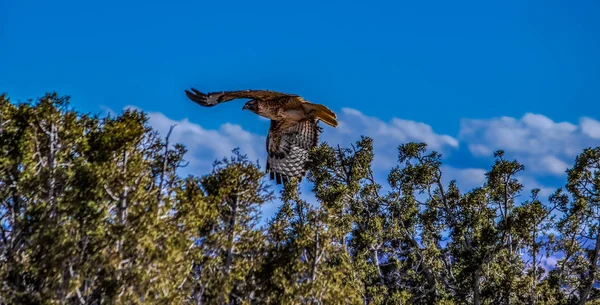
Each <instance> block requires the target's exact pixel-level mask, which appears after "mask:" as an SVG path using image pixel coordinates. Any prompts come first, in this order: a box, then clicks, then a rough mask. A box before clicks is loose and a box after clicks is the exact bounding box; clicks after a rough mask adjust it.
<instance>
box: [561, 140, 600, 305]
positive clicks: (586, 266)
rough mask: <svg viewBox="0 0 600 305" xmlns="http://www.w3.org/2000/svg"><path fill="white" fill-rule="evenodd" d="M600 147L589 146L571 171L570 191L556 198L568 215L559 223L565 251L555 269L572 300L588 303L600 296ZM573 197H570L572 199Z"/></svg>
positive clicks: (568, 184)
mask: <svg viewBox="0 0 600 305" xmlns="http://www.w3.org/2000/svg"><path fill="white" fill-rule="evenodd" d="M599 169H600V147H595V148H586V149H584V150H583V152H582V153H581V154H579V155H578V156H577V158H576V160H575V164H574V166H573V167H572V168H570V169H568V170H567V176H568V180H567V184H566V191H567V193H565V192H563V189H559V190H557V192H556V193H555V194H554V196H553V200H554V201H555V202H556V203H557V204H558V205H559V206H560V208H561V211H562V212H563V213H564V216H563V217H562V218H561V219H560V221H559V223H558V227H557V229H558V231H559V232H560V233H559V234H560V239H559V243H558V249H559V250H560V251H561V252H562V253H563V258H562V259H561V260H560V261H559V263H558V266H557V270H556V271H555V272H554V274H555V276H556V277H557V279H559V280H560V284H561V285H564V286H566V290H567V293H568V297H569V300H570V301H571V302H572V303H574V304H588V303H591V302H592V301H596V300H598V299H600V290H599V289H598V287H597V284H598V280H599V278H600V272H599V271H598V260H599V258H600V196H599V192H600V172H599ZM569 195H570V196H569ZM569 197H570V198H569Z"/></svg>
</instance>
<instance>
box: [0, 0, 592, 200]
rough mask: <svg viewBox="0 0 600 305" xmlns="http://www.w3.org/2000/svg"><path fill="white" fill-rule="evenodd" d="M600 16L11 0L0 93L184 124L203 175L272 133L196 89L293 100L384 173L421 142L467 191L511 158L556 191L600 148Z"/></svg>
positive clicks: (1, 7)
mask: <svg viewBox="0 0 600 305" xmlns="http://www.w3.org/2000/svg"><path fill="white" fill-rule="evenodd" d="M367 3H369V4H367ZM599 14H600V2H598V1H593V0H588V1H577V2H576V4H575V3H574V2H567V1H551V0H546V1H526V2H525V1H501V2H498V1H495V2H493V1H373V2H367V1H362V3H361V4H350V3H349V2H346V1H344V2H342V1H328V2H322V3H321V2H318V1H312V0H305V1H296V2H284V1H222V2H217V1H172V2H168V1H139V0H131V1H127V2H121V1H113V0H107V1H101V2H90V1H64V0H55V1H27V0H23V1H2V2H0V43H1V46H2V47H1V48H0V67H1V73H0V92H7V93H8V94H9V96H10V97H11V98H12V99H14V100H18V99H27V98H35V97H39V96H41V95H43V94H44V93H45V92H47V91H58V92H59V93H61V94H68V95H71V97H72V102H73V105H74V106H75V107H77V108H78V109H80V110H82V111H86V112H87V111H89V112H101V111H106V110H107V109H111V110H113V111H120V110H122V109H123V108H124V107H126V106H135V107H138V108H140V109H142V110H144V111H147V112H150V113H151V114H152V124H153V125H155V126H156V127H157V128H158V129H159V131H162V132H163V133H166V131H167V130H168V124H170V123H173V122H178V124H179V126H178V129H179V131H178V134H177V136H176V137H177V139H178V140H179V141H180V142H183V143H185V144H186V145H188V146H189V147H190V150H191V152H190V156H189V158H188V159H190V161H191V162H193V166H191V167H190V171H193V172H194V173H197V174H203V173H204V172H203V171H205V170H206V168H207V164H208V165H209V164H210V163H211V162H212V160H214V158H220V157H222V156H223V155H227V154H228V150H229V149H230V148H232V147H236V146H241V147H242V149H243V150H244V149H245V151H246V152H249V155H250V156H252V157H256V158H264V151H263V150H264V149H263V148H264V135H265V134H266V130H267V128H268V124H267V122H266V121H263V120H260V119H258V118H256V116H254V115H252V114H251V113H249V112H242V111H241V106H242V102H238V103H235V102H232V103H229V104H226V105H222V106H220V107H214V108H201V107H198V106H197V105H195V104H193V103H192V102H190V101H189V100H187V99H186V97H185V95H184V94H183V90H184V89H186V88H189V87H191V86H193V87H196V88H198V89H199V90H203V91H220V90H234V89H248V88H263V89H272V90H279V91H284V92H290V93H297V94H301V95H303V96H305V97H306V98H307V99H308V100H310V101H312V102H316V103H323V104H326V105H327V106H329V107H330V108H332V109H333V110H334V111H336V112H338V113H339V114H340V117H341V120H342V122H343V124H342V125H341V126H340V128H338V129H336V130H332V129H331V128H329V129H328V127H326V131H325V133H324V135H323V139H325V140H327V141H328V142H330V143H331V144H337V143H342V144H345V143H350V142H352V141H354V140H357V139H358V137H359V135H360V134H367V135H371V136H373V137H374V138H375V140H376V143H378V144H377V149H376V153H377V158H378V160H379V161H378V162H379V163H378V164H379V165H380V167H379V169H380V170H381V172H380V173H381V177H383V176H384V175H385V169H386V168H390V167H391V165H392V164H393V161H394V160H393V159H394V158H395V151H394V148H395V146H397V145H398V144H400V143H403V142H406V141H409V140H411V141H412V140H416V141H426V142H428V143H430V144H431V145H432V148H435V149H437V150H440V151H442V153H443V154H444V157H445V162H446V166H447V169H448V170H447V172H448V176H449V177H450V178H459V179H462V180H463V181H464V184H465V186H466V187H470V186H472V185H476V184H477V183H479V182H481V177H482V173H483V172H484V171H485V170H487V169H488V168H489V166H490V165H491V160H492V159H491V157H490V154H491V152H492V151H493V150H494V149H500V148H502V149H505V150H507V153H508V156H509V157H517V158H519V160H521V161H522V162H523V163H525V165H526V166H527V173H526V174H525V175H524V179H525V181H526V186H528V187H543V188H545V189H546V191H547V192H549V191H550V190H551V189H552V188H555V187H556V186H559V185H560V184H562V183H563V182H564V179H565V177H564V174H563V173H564V168H565V166H566V165H570V164H572V162H573V160H574V156H575V155H576V154H577V153H578V152H579V151H580V150H581V149H582V148H584V147H588V146H593V145H598V144H597V143H599V142H600V123H599V122H598V120H600V113H599V112H598V111H596V109H597V106H596V105H597V103H598V102H599V101H600V90H599V89H598V88H599V84H600V57H598V54H600V35H598V30H599V29H600V19H599V18H597V16H598V15H599ZM263 164H264V163H263ZM547 192H546V193H547Z"/></svg>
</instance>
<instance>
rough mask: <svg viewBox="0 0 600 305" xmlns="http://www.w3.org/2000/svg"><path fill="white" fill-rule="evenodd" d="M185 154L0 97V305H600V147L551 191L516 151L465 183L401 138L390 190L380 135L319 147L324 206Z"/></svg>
mask: <svg viewBox="0 0 600 305" xmlns="http://www.w3.org/2000/svg"><path fill="white" fill-rule="evenodd" d="M359 136H360V135H357V137H359ZM185 154H186V148H185V147H184V146H183V145H181V144H180V143H171V142H170V132H169V134H168V135H166V136H165V137H161V136H159V134H158V133H157V132H156V131H155V130H153V129H152V127H151V126H149V124H148V117H147V115H146V114H145V113H143V112H141V111H137V110H125V111H123V112H122V113H120V114H118V115H114V116H104V117H102V116H99V115H90V114H83V113H80V112H78V111H76V110H74V109H73V108H72V107H71V106H70V104H69V97H67V96H61V95H58V94H56V93H49V94H46V95H45V96H44V97H42V98H40V99H38V100H36V101H30V102H20V103H16V102H13V101H10V100H9V98H8V96H7V95H6V94H4V95H0V200H1V204H0V304H98V305H100V304H218V305H221V304H446V305H450V304H564V305H566V304H600V301H599V299H600V290H599V288H600V286H599V280H600V270H599V266H598V262H599V258H600V172H599V170H600V146H599V147H590V148H586V149H584V150H583V151H582V152H581V153H580V154H579V155H578V156H577V158H576V160H575V161H574V164H573V166H572V167H571V168H570V169H569V170H568V171H567V173H566V174H567V181H566V182H565V185H564V187H563V188H560V189H557V190H556V192H554V193H553V194H552V195H551V196H550V197H549V198H541V197H540V195H539V190H538V189H533V190H526V189H524V187H523V184H522V183H521V181H519V179H518V176H519V174H520V173H521V172H523V171H524V170H525V168H524V166H523V165H522V164H521V163H519V162H518V161H517V160H511V159H509V158H507V157H506V156H505V153H504V152H503V151H497V152H496V153H495V155H494V158H495V160H494V162H493V164H490V167H489V169H488V172H487V173H486V177H485V182H484V183H483V184H482V185H480V186H478V187H476V188H474V189H471V190H461V189H459V187H458V185H460V184H459V183H457V181H451V182H449V183H444V182H443V181H445V180H444V179H443V173H442V166H441V165H442V160H441V159H442V158H441V155H440V154H439V153H438V152H435V151H431V150H429V149H428V147H427V145H426V143H398V158H397V164H396V165H395V167H393V168H390V170H389V175H388V178H387V181H385V182H386V185H385V187H384V186H383V185H381V184H380V183H381V182H379V181H376V179H375V174H374V171H373V167H372V162H373V157H374V153H373V139H371V138H368V137H360V138H357V139H356V142H355V143H354V145H352V146H351V147H347V148H339V147H337V146H335V147H334V146H331V145H329V144H328V143H322V144H321V145H320V146H319V147H317V148H316V149H314V150H313V151H312V152H311V162H310V164H309V167H310V169H309V172H308V176H307V179H306V180H307V181H308V182H307V183H310V184H311V186H312V192H313V193H314V197H315V198H316V200H317V202H315V203H309V202H306V201H305V200H302V199H301V196H300V188H299V186H298V184H297V183H296V182H295V181H292V183H290V184H288V185H286V187H285V188H284V189H283V190H282V191H281V193H280V194H276V193H275V192H274V190H273V187H272V185H271V184H270V183H269V182H268V180H267V179H265V175H264V170H263V169H261V168H260V166H259V165H258V164H257V163H256V162H252V161H251V160H249V159H248V158H247V156H246V155H244V153H243V152H242V151H240V150H238V149H236V150H234V151H232V153H231V155H230V156H223V159H221V160H216V161H215V162H214V165H213V169H212V171H211V172H209V173H197V174H198V175H190V176H187V177H184V176H182V175H181V174H180V171H179V170H178V169H179V168H180V167H182V166H185V165H186V161H185ZM303 183H306V182H303ZM384 190H385V191H384ZM274 198H281V200H282V204H281V205H280V206H279V207H278V210H277V212H276V213H275V215H274V216H273V217H272V218H270V219H268V220H267V221H266V222H261V217H262V216H261V206H262V205H263V204H265V203H267V202H270V201H272V200H273V199H274Z"/></svg>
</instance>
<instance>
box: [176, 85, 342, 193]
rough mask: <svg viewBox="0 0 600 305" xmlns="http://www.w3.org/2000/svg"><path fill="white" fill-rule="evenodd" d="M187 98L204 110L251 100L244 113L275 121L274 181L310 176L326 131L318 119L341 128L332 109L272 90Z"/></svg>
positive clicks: (270, 143) (270, 141) (270, 140)
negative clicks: (313, 157)
mask: <svg viewBox="0 0 600 305" xmlns="http://www.w3.org/2000/svg"><path fill="white" fill-rule="evenodd" d="M185 94H186V95H187V97H188V98H189V99H190V100H192V101H194V102H196V103H197V104H199V105H201V106H204V107H212V106H215V105H217V104H220V103H224V102H228V101H231V100H235V99H250V101H248V102H246V104H244V107H243V108H242V110H249V111H250V112H253V113H255V114H257V115H260V116H262V117H265V118H267V119H270V120H271V126H270V127H269V133H268V134H267V143H266V144H267V145H266V148H267V153H268V155H267V168H266V172H267V173H269V176H270V179H271V180H276V183H277V184H281V183H282V182H283V183H284V184H285V183H286V182H288V181H289V180H290V178H293V177H295V178H298V180H299V181H301V180H302V177H303V176H304V175H305V174H306V162H307V161H308V152H309V150H310V149H311V148H313V147H315V146H317V145H318V144H319V133H320V132H321V131H322V128H321V127H320V126H318V125H317V123H318V120H321V121H323V122H324V123H326V124H327V125H330V126H332V127H337V125H338V122H337V120H336V117H337V116H336V115H335V113H333V111H331V110H330V109H329V108H327V107H325V106H323V105H319V104H313V103H310V102H308V101H306V100H304V99H303V98H302V97H300V96H298V95H295V94H287V93H281V92H276V91H271V90H237V91H224V92H210V93H202V92H200V91H198V90H196V89H194V88H191V91H189V90H185Z"/></svg>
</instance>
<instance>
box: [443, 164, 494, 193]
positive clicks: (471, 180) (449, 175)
mask: <svg viewBox="0 0 600 305" xmlns="http://www.w3.org/2000/svg"><path fill="white" fill-rule="evenodd" d="M441 170H442V180H443V181H442V182H443V183H444V184H445V185H448V183H449V182H450V181H451V180H456V184H457V185H458V187H459V189H460V190H461V192H467V191H469V190H471V189H473V188H475V187H479V186H482V185H483V183H484V182H485V173H486V172H487V171H486V170H485V169H481V168H455V167H452V166H448V165H443V166H442V167H441Z"/></svg>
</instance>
